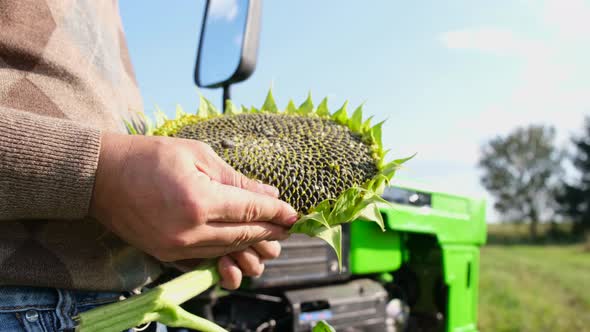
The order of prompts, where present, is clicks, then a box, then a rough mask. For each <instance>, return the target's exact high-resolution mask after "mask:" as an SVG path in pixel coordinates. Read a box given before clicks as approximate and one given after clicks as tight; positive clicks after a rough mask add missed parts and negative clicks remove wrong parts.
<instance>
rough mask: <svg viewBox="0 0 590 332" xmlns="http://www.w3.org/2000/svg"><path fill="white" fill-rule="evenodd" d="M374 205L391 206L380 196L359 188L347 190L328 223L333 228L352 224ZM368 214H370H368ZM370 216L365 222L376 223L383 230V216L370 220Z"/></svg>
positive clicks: (366, 216)
mask: <svg viewBox="0 0 590 332" xmlns="http://www.w3.org/2000/svg"><path fill="white" fill-rule="evenodd" d="M372 204H384V205H388V206H389V202H387V201H386V200H384V199H383V198H381V196H379V195H378V194H376V193H374V192H372V191H370V190H366V189H363V188H359V187H352V188H350V189H348V190H346V191H345V192H344V193H343V194H342V195H341V196H340V197H339V198H338V200H336V203H335V204H334V209H333V210H332V213H330V215H329V216H328V223H329V224H330V225H331V226H334V225H338V224H343V223H348V222H351V221H353V220H355V219H357V218H359V216H360V215H361V214H362V213H364V212H366V211H365V209H366V208H367V206H369V205H372ZM367 213H368V212H367ZM369 216H370V214H365V220H367V221H374V222H376V223H377V224H379V226H380V227H381V228H382V229H383V227H384V225H383V219H382V218H381V216H379V217H375V218H373V219H368V217H369Z"/></svg>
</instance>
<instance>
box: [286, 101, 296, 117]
mask: <svg viewBox="0 0 590 332" xmlns="http://www.w3.org/2000/svg"><path fill="white" fill-rule="evenodd" d="M287 114H297V106H295V103H294V102H293V100H292V99H291V100H289V103H288V104H287Z"/></svg>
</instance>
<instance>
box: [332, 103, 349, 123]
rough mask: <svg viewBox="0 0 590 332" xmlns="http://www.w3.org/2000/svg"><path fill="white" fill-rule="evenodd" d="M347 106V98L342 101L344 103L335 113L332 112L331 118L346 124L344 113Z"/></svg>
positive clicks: (346, 118) (346, 117) (346, 115)
mask: <svg viewBox="0 0 590 332" xmlns="http://www.w3.org/2000/svg"><path fill="white" fill-rule="evenodd" d="M347 107H348V100H347V101H345V102H344V105H342V107H340V109H339V110H337V111H336V113H334V114H332V120H334V121H336V122H338V123H339V124H342V125H346V124H347V123H348V114H346V108H347Z"/></svg>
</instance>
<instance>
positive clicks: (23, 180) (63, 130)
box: [0, 107, 100, 221]
mask: <svg viewBox="0 0 590 332" xmlns="http://www.w3.org/2000/svg"><path fill="white" fill-rule="evenodd" d="M99 152H100V132H99V131H98V130H96V129H91V128H88V127H84V126H81V125H79V124H77V123H74V122H71V121H66V120H59V119H53V118H49V117H43V116H38V115H33V114H30V113H27V112H22V111H16V110H12V109H8V108H2V107H0V221H1V220H14V219H42V218H43V219H75V218H81V217H84V216H85V215H86V214H87V212H88V205H89V202H90V198H91V195H92V188H93V185H94V176H95V172H96V167H97V164H98V156H99Z"/></svg>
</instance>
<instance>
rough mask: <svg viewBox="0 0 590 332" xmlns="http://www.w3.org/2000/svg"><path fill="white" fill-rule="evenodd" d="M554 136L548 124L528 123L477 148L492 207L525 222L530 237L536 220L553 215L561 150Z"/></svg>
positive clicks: (535, 228)
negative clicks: (493, 200) (491, 197)
mask: <svg viewBox="0 0 590 332" xmlns="http://www.w3.org/2000/svg"><path fill="white" fill-rule="evenodd" d="M554 139H555V130H554V129H553V128H552V127H545V126H536V125H531V126H529V127H525V128H517V129H515V130H514V131H512V132H511V133H509V134H508V135H507V136H505V137H501V136H498V137H496V138H494V139H492V140H490V141H489V142H487V143H486V144H484V145H483V146H482V148H481V157H480V160H479V167H480V168H481V169H482V170H483V174H482V177H481V182H482V184H483V186H484V187H485V188H486V189H487V190H488V191H489V192H490V193H491V194H492V196H494V198H495V200H496V201H495V203H494V207H495V208H496V210H497V211H498V212H500V213H501V214H502V215H503V216H504V218H506V219H507V220H517V221H525V222H529V223H530V234H531V237H532V238H536V237H537V225H538V223H539V222H541V221H544V220H548V219H551V218H553V217H554V215H555V213H556V211H557V208H558V206H557V202H556V200H555V195H556V191H557V188H558V186H559V183H560V181H559V178H560V175H561V174H562V173H563V169H562V166H561V164H562V160H563V153H562V152H561V151H560V150H559V149H558V148H556V147H555V145H554Z"/></svg>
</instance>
